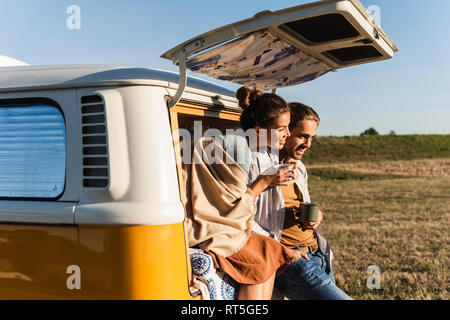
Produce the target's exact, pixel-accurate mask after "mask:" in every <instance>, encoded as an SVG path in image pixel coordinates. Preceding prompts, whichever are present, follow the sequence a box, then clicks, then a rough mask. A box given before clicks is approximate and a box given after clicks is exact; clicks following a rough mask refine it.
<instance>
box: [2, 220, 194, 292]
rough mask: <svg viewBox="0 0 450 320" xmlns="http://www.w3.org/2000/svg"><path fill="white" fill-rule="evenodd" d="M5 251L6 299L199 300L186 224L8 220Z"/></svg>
mask: <svg viewBox="0 0 450 320" xmlns="http://www.w3.org/2000/svg"><path fill="white" fill-rule="evenodd" d="M0 252H1V255H0V299H192V297H191V295H190V294H189V289H188V271H187V262H186V247H185V241H184V231H183V224H182V223H180V224H171V225H164V226H92V225H89V226H86V225H80V226H49V225H23V224H11V225H6V224H2V225H0ZM71 266H72V268H73V266H75V268H78V270H79V272H78V274H77V276H79V283H78V284H79V288H77V287H76V285H77V280H76V279H75V278H74V276H75V273H76V271H73V270H74V269H71Z"/></svg>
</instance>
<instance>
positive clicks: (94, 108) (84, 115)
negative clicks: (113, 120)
mask: <svg viewBox="0 0 450 320" xmlns="http://www.w3.org/2000/svg"><path fill="white" fill-rule="evenodd" d="M81 126H82V150H83V164H82V167H83V187H85V188H102V189H104V188H106V187H108V185H109V155H108V154H109V153H108V138H107V127H106V114H105V103H104V101H103V98H102V97H101V96H100V95H88V96H83V97H81Z"/></svg>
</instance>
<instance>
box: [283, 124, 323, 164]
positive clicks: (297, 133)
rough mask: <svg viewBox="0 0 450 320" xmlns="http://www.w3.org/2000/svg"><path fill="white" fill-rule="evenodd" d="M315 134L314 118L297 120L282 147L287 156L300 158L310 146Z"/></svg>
mask: <svg viewBox="0 0 450 320" xmlns="http://www.w3.org/2000/svg"><path fill="white" fill-rule="evenodd" d="M316 134H317V122H316V121H314V120H300V121H297V126H296V127H295V128H294V129H293V130H292V132H291V135H290V136H289V137H288V138H287V140H286V144H285V145H284V149H285V151H286V153H287V154H288V156H289V157H291V158H294V159H295V160H301V158H302V157H303V155H304V154H305V152H306V150H308V149H309V148H310V147H311V142H312V139H314V138H315V137H316Z"/></svg>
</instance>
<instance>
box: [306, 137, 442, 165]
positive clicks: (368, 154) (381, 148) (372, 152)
mask: <svg viewBox="0 0 450 320" xmlns="http://www.w3.org/2000/svg"><path fill="white" fill-rule="evenodd" d="M438 158H441V159H443V158H450V135H398V136H390V135H387V136H386V135H384V136H379V135H377V136H357V137H318V138H317V139H316V140H315V141H314V143H313V145H312V148H311V150H310V151H308V152H307V153H306V154H305V157H304V160H305V163H307V164H324V163H349V162H354V161H385V160H413V159H438Z"/></svg>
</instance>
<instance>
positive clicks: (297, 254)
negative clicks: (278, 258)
mask: <svg viewBox="0 0 450 320" xmlns="http://www.w3.org/2000/svg"><path fill="white" fill-rule="evenodd" d="M289 250H290V251H291V252H292V254H293V255H294V256H295V260H298V259H300V258H304V259H306V260H309V258H308V255H307V254H306V253H305V252H301V251H299V250H295V249H289Z"/></svg>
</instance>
